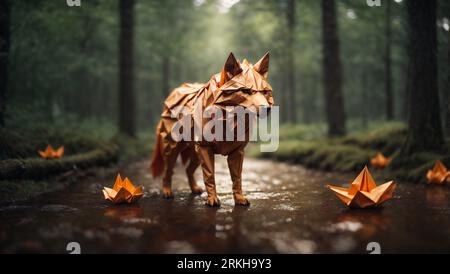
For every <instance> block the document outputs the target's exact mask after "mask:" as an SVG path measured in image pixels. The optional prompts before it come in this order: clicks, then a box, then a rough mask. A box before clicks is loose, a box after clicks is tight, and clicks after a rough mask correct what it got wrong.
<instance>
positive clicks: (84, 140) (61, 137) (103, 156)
mask: <svg viewBox="0 0 450 274" xmlns="http://www.w3.org/2000/svg"><path fill="white" fill-rule="evenodd" d="M16 124H19V125H20V123H16ZM66 124H68V125H71V124H72V125H71V126H66ZM114 132H115V129H110V128H108V127H103V128H102V127H101V126H98V125H96V123H92V124H91V125H90V124H86V123H85V124H81V125H80V124H79V123H78V124H77V123H63V122H61V123H56V124H55V125H52V126H46V125H45V124H29V123H28V124H26V125H24V126H10V127H9V128H1V129H0V204H6V203H11V202H15V201H21V200H26V199H29V198H32V197H35V196H37V195H40V194H42V193H45V192H50V191H54V190H58V189H61V188H64V187H67V186H68V185H70V184H71V183H74V182H77V181H78V180H79V179H80V178H81V177H84V176H87V175H88V174H90V173H92V172H95V171H96V168H97V167H101V166H112V165H114V166H115V165H117V164H118V163H126V162H130V161H134V160H136V159H139V158H142V157H143V156H145V155H148V157H150V154H151V150H152V143H153V134H151V135H149V134H139V135H138V136H137V137H136V138H130V137H126V136H123V135H114ZM48 144H50V145H52V146H53V147H54V148H55V149H56V148H58V147H59V146H64V148H65V152H64V155H63V157H62V158H60V159H51V160H46V159H42V158H40V156H39V154H38V150H44V149H45V148H46V146H47V145H48Z"/></svg>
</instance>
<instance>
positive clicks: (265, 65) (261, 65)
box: [253, 52, 269, 78]
mask: <svg viewBox="0 0 450 274" xmlns="http://www.w3.org/2000/svg"><path fill="white" fill-rule="evenodd" d="M253 67H254V68H255V70H256V71H257V72H259V74H261V75H262V76H264V77H265V78H267V74H268V73H269V52H267V53H266V54H264V56H263V57H262V58H261V59H260V60H259V61H258V62H257V63H256V64H255V65H254V66H253Z"/></svg>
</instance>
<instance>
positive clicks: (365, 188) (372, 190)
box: [328, 166, 395, 208]
mask: <svg viewBox="0 0 450 274" xmlns="http://www.w3.org/2000/svg"><path fill="white" fill-rule="evenodd" d="M328 187H329V188H330V189H331V190H332V191H334V192H335V193H336V195H337V196H338V197H339V199H341V200H342V201H343V202H344V203H345V204H346V205H348V206H350V207H356V208H367V207H377V206H379V205H381V204H382V203H384V202H385V201H387V200H389V199H390V198H392V195H393V193H394V189H395V183H394V181H390V182H388V183H385V184H382V185H379V186H377V185H376V184H375V181H374V180H373V178H372V176H371V175H370V173H369V170H368V169H367V166H366V167H364V169H363V171H361V173H360V174H359V175H358V177H356V179H355V180H354V181H353V183H352V184H351V186H350V188H343V187H336V186H328Z"/></svg>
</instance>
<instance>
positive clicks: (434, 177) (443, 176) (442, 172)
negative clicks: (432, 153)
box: [427, 160, 450, 184]
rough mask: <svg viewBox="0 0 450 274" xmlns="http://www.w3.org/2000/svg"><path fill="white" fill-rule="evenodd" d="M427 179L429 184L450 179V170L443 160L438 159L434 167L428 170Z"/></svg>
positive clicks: (442, 182)
mask: <svg viewBox="0 0 450 274" xmlns="http://www.w3.org/2000/svg"><path fill="white" fill-rule="evenodd" d="M427 180H428V183H429V184H444V183H445V182H448V181H450V172H449V171H448V170H447V168H446V167H445V166H444V164H443V163H442V162H441V161H439V160H437V161H436V163H435V164H434V167H433V169H431V170H428V172H427Z"/></svg>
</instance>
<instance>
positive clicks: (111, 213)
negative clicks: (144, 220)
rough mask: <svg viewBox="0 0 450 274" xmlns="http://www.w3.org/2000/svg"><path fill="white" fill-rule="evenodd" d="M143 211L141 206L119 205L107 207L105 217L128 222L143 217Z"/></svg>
mask: <svg viewBox="0 0 450 274" xmlns="http://www.w3.org/2000/svg"><path fill="white" fill-rule="evenodd" d="M142 211H143V210H142V208H141V207H140V205H139V204H134V205H117V206H109V207H107V208H106V209H105V212H104V213H103V215H104V216H107V217H111V218H115V219H120V220H126V219H135V218H139V217H141V216H142Z"/></svg>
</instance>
